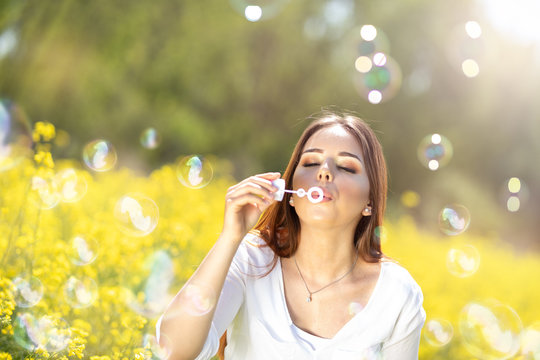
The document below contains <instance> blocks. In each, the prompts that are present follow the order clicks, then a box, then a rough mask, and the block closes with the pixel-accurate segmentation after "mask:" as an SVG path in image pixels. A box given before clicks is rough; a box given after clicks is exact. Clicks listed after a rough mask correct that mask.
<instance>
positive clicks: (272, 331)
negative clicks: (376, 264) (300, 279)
mask: <svg viewBox="0 0 540 360" xmlns="http://www.w3.org/2000/svg"><path fill="white" fill-rule="evenodd" d="M264 245H265V243H264V241H263V240H262V239H260V238H258V237H256V236H254V235H251V234H248V235H247V236H246V237H245V238H244V241H243V242H242V244H241V245H240V247H239V248H238V251H237V252H236V255H235V257H234V259H233V262H232V264H231V267H230V269H229V272H228V274H227V278H226V280H225V284H224V287H223V291H222V292H221V296H220V298H219V301H218V304H217V308H216V312H215V315H214V319H213V321H212V325H211V328H210V333H209V334H208V337H207V339H206V343H205V344H204V347H203V349H202V351H201V353H200V354H199V356H198V357H197V358H196V359H197V360H203V359H210V358H211V357H212V356H214V355H215V354H216V353H217V350H218V347H219V338H220V337H221V335H222V334H223V332H224V331H225V330H227V347H226V348H225V359H227V360H229V359H263V360H264V359H268V360H276V359H291V360H292V359H294V360H304V359H306V360H307V359H312V360H315V359H317V360H323V359H324V360H328V359H336V360H338V359H339V360H347V359H355V360H359V359H366V360H371V359H381V358H382V359H388V360H394V359H396V360H397V359H399V360H409V359H411V360H412V359H417V358H418V344H419V341H420V332H421V330H422V326H423V324H424V321H425V318H426V313H425V311H424V309H423V308H422V302H423V295H422V291H421V289H420V287H419V286H418V284H416V282H415V281H414V279H413V278H412V277H411V275H410V274H409V273H408V272H407V270H405V269H404V268H403V267H401V266H399V265H398V264H395V263H393V262H382V264H381V271H380V275H379V279H378V281H377V284H376V285H375V288H374V290H373V292H372V294H371V297H370V299H369V301H368V303H367V304H366V306H365V307H364V308H363V309H362V310H361V311H359V312H358V313H357V314H356V315H354V317H353V318H352V319H351V320H349V321H348V322H347V323H346V324H345V325H344V326H343V327H342V328H341V329H340V330H339V331H338V332H337V334H336V335H335V336H334V337H333V338H331V339H325V338H321V337H318V336H315V335H312V334H309V333H307V332H305V331H303V330H302V329H300V328H298V327H296V326H295V324H294V323H293V322H292V320H291V317H290V314H289V311H288V308H287V304H286V301H285V294H284V287H283V275H282V272H281V263H280V261H279V259H278V262H277V264H276V266H275V267H274V268H273V269H272V271H271V272H270V273H269V274H268V275H266V276H263V277H261V275H263V274H265V273H266V272H267V271H268V270H269V265H270V264H271V263H272V260H273V257H274V254H273V252H272V250H271V249H270V248H269V247H267V246H264ZM160 322H161V321H158V324H157V329H158V338H159V325H160Z"/></svg>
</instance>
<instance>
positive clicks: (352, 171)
mask: <svg viewBox="0 0 540 360" xmlns="http://www.w3.org/2000/svg"><path fill="white" fill-rule="evenodd" d="M303 166H304V167H311V166H319V164H318V163H306V164H304V165H303ZM338 169H341V170H343V171H346V172H348V173H351V174H356V171H355V170H354V169H351V168H348V167H344V166H338Z"/></svg>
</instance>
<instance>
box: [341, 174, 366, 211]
mask: <svg viewBox="0 0 540 360" xmlns="http://www.w3.org/2000/svg"><path fill="white" fill-rule="evenodd" d="M348 185H349V186H347V187H346V189H347V196H350V198H351V199H356V200H358V201H361V202H362V206H363V205H365V203H366V202H367V201H369V179H368V178H367V177H364V176H363V177H361V178H359V179H355V180H354V181H351V183H350V184H348Z"/></svg>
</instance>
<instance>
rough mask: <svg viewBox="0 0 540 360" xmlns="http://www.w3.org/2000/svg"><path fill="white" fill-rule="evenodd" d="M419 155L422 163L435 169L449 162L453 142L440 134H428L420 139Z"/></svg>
mask: <svg viewBox="0 0 540 360" xmlns="http://www.w3.org/2000/svg"><path fill="white" fill-rule="evenodd" d="M417 155H418V160H420V163H421V164H422V165H424V166H425V167H426V168H428V169H430V170H432V171H435V170H437V169H439V168H441V167H443V166H445V165H446V164H448V162H449V161H450V159H451V158H452V155H453V148H452V143H451V142H450V141H449V140H448V139H447V138H446V137H444V136H442V135H440V134H431V135H427V136H426V137H424V138H423V139H422V141H420V144H419V145H418V150H417Z"/></svg>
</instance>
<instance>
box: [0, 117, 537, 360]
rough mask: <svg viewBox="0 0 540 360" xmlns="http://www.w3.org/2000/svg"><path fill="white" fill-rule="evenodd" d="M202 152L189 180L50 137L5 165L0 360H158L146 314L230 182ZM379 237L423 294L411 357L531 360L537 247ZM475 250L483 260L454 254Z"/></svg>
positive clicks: (186, 258) (196, 249) (216, 223)
mask: <svg viewBox="0 0 540 360" xmlns="http://www.w3.org/2000/svg"><path fill="white" fill-rule="evenodd" d="M40 126H41V128H40V129H39V131H38V128H37V127H36V132H37V137H35V139H34V141H36V142H38V145H39V144H42V145H46V144H47V143H48V142H49V141H50V140H51V139H52V138H53V137H54V128H52V129H51V128H47V127H46V126H45V127H43V125H40ZM36 132H35V134H36ZM210 161H211V163H212V165H213V167H214V174H213V178H212V181H211V182H210V183H209V184H208V185H207V186H205V187H202V188H199V189H192V188H188V187H186V186H184V185H183V184H182V183H181V182H180V181H179V180H178V174H177V171H176V166H175V165H173V164H171V165H167V166H164V167H162V168H160V169H158V170H155V171H154V172H153V173H152V174H150V175H149V176H141V175H138V174H135V173H133V172H132V171H130V170H127V169H120V170H114V169H113V170H110V171H106V172H93V171H89V170H87V169H83V168H81V165H80V164H79V163H78V162H75V161H57V162H56V163H55V162H54V160H53V159H52V157H50V152H48V148H47V146H42V147H41V148H40V147H36V152H35V156H34V159H33V160H30V159H26V158H25V159H23V160H21V161H20V162H19V163H18V164H16V165H14V166H11V167H9V168H7V167H6V168H5V169H4V170H2V172H1V173H0V262H1V265H0V360H3V359H91V360H109V359H110V360H113V359H164V358H166V356H167V354H166V350H164V349H160V348H159V346H158V345H157V344H156V342H155V337H154V329H155V322H156V320H157V317H158V316H159V314H160V312H161V311H162V310H163V307H164V306H165V305H166V303H167V301H168V300H169V299H170V298H171V296H173V295H174V293H175V292H176V291H177V290H178V289H179V288H180V287H181V286H182V284H183V283H184V282H185V281H186V279H187V278H188V277H189V276H190V274H191V273H192V272H193V270H194V269H195V268H196V266H197V265H198V264H199V262H200V261H201V260H202V258H203V256H204V255H205V253H206V252H207V251H208V250H209V248H210V247H211V246H212V244H213V242H214V241H215V239H216V238H217V236H218V233H219V231H220V227H221V221H222V215H223V202H224V195H225V192H226V189H227V188H228V186H230V185H231V184H232V183H233V181H234V180H233V179H232V178H231V177H230V176H229V175H227V174H229V173H230V169H229V168H228V166H229V165H228V164H227V163H226V162H224V161H220V160H217V159H210ZM119 209H120V210H119ZM156 209H157V212H156ZM126 212H127V213H128V214H127V215H126ZM125 216H128V219H127V220H126V218H125ZM130 221H131V222H130ZM381 238H382V241H383V251H384V252H385V253H386V254H387V255H389V256H391V257H392V258H394V259H396V260H397V261H399V262H400V263H401V264H402V265H404V266H405V267H406V268H407V269H408V270H409V271H410V273H411V274H412V275H413V277H414V278H415V279H416V281H417V282H418V283H419V284H420V286H421V287H422V290H423V292H424V308H425V310H426V313H427V322H426V326H424V329H423V337H422V340H421V347H420V359H453V360H454V359H503V358H511V359H540V308H539V307H538V300H540V288H539V287H538V286H537V284H536V283H537V281H538V280H537V277H538V274H540V256H538V255H537V254H535V255H517V254H515V253H514V251H513V250H512V249H511V248H510V247H509V246H507V245H504V244H503V243H501V242H500V241H499V240H498V239H497V238H489V237H486V238H482V237H477V236H472V235H468V234H467V233H464V234H462V235H459V236H455V237H450V236H443V235H441V234H429V233H424V232H422V231H421V230H419V229H418V228H417V227H416V226H415V224H414V223H413V222H412V220H410V219H406V218H404V219H402V220H400V221H398V222H395V223H391V224H386V225H385V228H384V230H383V232H382V234H381ZM471 246H472V247H473V250H472V251H473V253H474V249H476V250H477V252H478V253H477V255H479V258H474V256H472V255H471V256H469V257H460V255H459V254H460V253H459V251H462V250H463V249H465V250H463V251H467V250H466V249H471ZM451 249H454V250H451ZM460 249H461V250H460ZM452 251H453V252H452ZM450 253H451V254H454V255H452V256H454V258H452V259H453V262H451V264H450V265H448V264H447V259H450V258H451V255H450ZM456 254H457V255H456ZM474 254H476V253H474ZM469 255H470V253H469ZM456 256H457V257H456ZM449 266H450V270H451V271H452V273H451V272H450V271H449ZM452 266H454V267H452ZM476 267H478V269H477V270H476ZM462 276H463V277H462Z"/></svg>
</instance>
